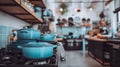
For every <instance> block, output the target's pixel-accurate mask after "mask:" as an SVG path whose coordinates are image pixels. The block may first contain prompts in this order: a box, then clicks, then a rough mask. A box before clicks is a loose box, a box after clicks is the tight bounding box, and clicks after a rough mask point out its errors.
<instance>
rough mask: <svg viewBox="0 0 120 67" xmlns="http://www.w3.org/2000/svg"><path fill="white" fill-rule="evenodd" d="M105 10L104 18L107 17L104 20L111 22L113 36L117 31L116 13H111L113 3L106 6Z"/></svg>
mask: <svg viewBox="0 0 120 67" xmlns="http://www.w3.org/2000/svg"><path fill="white" fill-rule="evenodd" d="M105 9H106V10H105V16H107V18H106V19H108V20H110V21H111V29H112V32H113V34H115V33H116V29H117V16H116V13H113V11H114V10H115V7H114V1H112V2H111V3H110V4H109V5H107V6H106V8H105Z"/></svg>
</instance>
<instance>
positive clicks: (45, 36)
mask: <svg viewBox="0 0 120 67" xmlns="http://www.w3.org/2000/svg"><path fill="white" fill-rule="evenodd" d="M40 40H41V41H54V40H55V35H54V34H42V35H41V36H40Z"/></svg>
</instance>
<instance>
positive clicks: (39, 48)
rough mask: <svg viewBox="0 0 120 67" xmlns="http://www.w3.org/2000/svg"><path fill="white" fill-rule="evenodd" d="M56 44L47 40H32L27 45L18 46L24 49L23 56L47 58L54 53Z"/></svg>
mask: <svg viewBox="0 0 120 67" xmlns="http://www.w3.org/2000/svg"><path fill="white" fill-rule="evenodd" d="M56 47H57V46H56V45H52V44H49V43H45V42H39V43H37V42H30V43H27V44H26V45H22V46H18V48H20V49H22V52H23V56H25V57H26V58H29V59H45V58H49V57H51V56H52V55H53V50H54V48H56Z"/></svg>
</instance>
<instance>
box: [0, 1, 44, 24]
mask: <svg viewBox="0 0 120 67" xmlns="http://www.w3.org/2000/svg"><path fill="white" fill-rule="evenodd" d="M35 1H36V0H35ZM40 2H41V1H40ZM35 5H36V4H35ZM0 10H2V11H4V12H6V13H8V14H10V15H12V16H15V17H17V18H19V19H21V20H24V21H26V22H28V23H32V24H36V23H40V22H43V20H42V19H41V18H39V17H38V16H37V15H36V14H35V13H34V12H33V11H31V10H30V9H29V8H27V7H26V6H25V5H24V4H22V3H21V2H20V0H7V1H4V0H1V1H0Z"/></svg>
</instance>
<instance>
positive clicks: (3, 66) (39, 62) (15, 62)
mask: <svg viewBox="0 0 120 67" xmlns="http://www.w3.org/2000/svg"><path fill="white" fill-rule="evenodd" d="M57 65H58V55H57V54H54V55H53V56H52V57H50V58H46V59H28V58H26V57H24V56H23V55H22V53H11V52H9V51H8V52H6V51H5V50H4V49H2V50H0V67H27V66H28V67H36V66H44V67H57Z"/></svg>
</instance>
